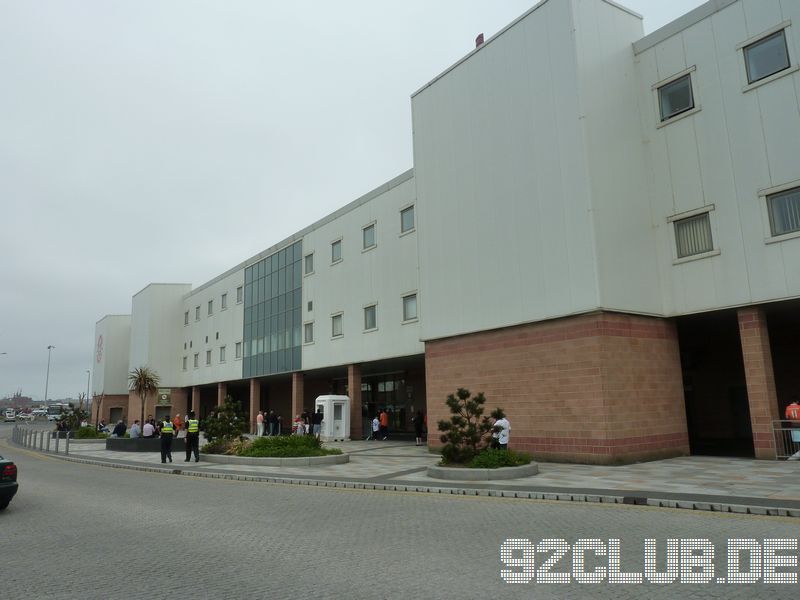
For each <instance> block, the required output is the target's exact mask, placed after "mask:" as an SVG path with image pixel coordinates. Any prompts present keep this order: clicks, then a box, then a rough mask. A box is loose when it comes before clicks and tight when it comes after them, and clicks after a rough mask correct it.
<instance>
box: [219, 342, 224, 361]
mask: <svg viewBox="0 0 800 600" xmlns="http://www.w3.org/2000/svg"><path fill="white" fill-rule="evenodd" d="M219 362H221V363H224V362H225V346H220V347H219Z"/></svg>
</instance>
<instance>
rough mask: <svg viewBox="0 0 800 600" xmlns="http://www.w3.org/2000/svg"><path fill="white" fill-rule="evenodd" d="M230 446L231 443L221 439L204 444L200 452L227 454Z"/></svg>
mask: <svg viewBox="0 0 800 600" xmlns="http://www.w3.org/2000/svg"><path fill="white" fill-rule="evenodd" d="M229 446H230V442H228V441H226V440H223V439H222V438H219V439H216V440H213V441H211V442H208V443H207V444H204V445H203V447H202V448H200V452H202V453H203V454H226V453H227V452H226V451H227V450H228V447H229Z"/></svg>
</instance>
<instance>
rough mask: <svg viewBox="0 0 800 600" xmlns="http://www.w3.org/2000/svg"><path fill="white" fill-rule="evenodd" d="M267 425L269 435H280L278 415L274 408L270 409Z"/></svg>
mask: <svg viewBox="0 0 800 600" xmlns="http://www.w3.org/2000/svg"><path fill="white" fill-rule="evenodd" d="M267 425H268V426H269V435H271V436H272V435H278V417H276V416H275V411H274V410H271V411H269V416H268V417H267Z"/></svg>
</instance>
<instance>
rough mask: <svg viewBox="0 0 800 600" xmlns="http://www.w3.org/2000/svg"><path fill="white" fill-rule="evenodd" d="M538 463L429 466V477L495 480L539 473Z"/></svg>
mask: <svg viewBox="0 0 800 600" xmlns="http://www.w3.org/2000/svg"><path fill="white" fill-rule="evenodd" d="M538 473H539V466H538V465H537V464H536V463H531V464H529V465H522V466H521V467H500V468H499V469H470V468H466V467H428V477H433V478H435V479H446V480H451V481H493V480H500V479H518V478H520V477H530V476H531V475H538Z"/></svg>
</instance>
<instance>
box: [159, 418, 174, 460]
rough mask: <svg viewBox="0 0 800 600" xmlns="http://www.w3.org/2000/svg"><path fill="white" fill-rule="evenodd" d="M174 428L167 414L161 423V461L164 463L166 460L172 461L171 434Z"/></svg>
mask: <svg viewBox="0 0 800 600" xmlns="http://www.w3.org/2000/svg"><path fill="white" fill-rule="evenodd" d="M174 432H175V429H174V427H173V425H172V421H170V420H169V415H167V418H166V419H164V422H163V423H161V462H162V463H165V462H167V460H169V462H172V435H173V433H174Z"/></svg>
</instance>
